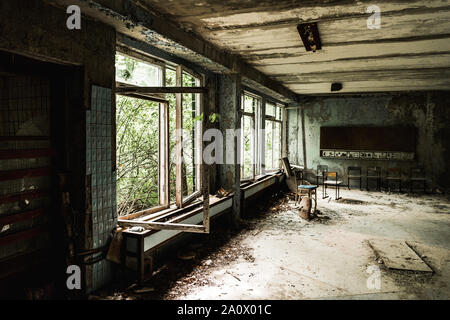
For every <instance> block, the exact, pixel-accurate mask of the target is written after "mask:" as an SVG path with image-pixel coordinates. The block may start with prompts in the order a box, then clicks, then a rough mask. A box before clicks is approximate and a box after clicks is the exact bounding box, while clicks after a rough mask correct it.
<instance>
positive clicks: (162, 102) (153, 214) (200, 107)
mask: <svg viewBox="0 0 450 320" xmlns="http://www.w3.org/2000/svg"><path fill="white" fill-rule="evenodd" d="M116 54H119V55H123V56H127V57H129V58H131V59H135V60H137V61H141V62H144V63H146V64H151V65H154V66H156V67H158V69H159V70H160V79H161V85H160V86H161V87H166V69H168V68H170V69H172V70H173V68H174V67H175V69H176V72H177V77H176V86H177V87H182V75H183V72H184V73H186V74H188V75H190V76H192V77H193V78H194V79H196V86H195V87H198V86H199V87H202V88H203V86H204V84H205V82H206V81H205V79H206V77H205V75H203V74H199V73H197V72H194V71H193V70H190V69H189V68H186V67H184V66H182V65H179V64H178V65H175V64H173V63H170V62H167V61H164V60H155V59H154V58H153V57H151V58H150V57H147V56H146V55H142V54H140V53H136V52H134V54H130V53H129V52H128V51H127V52H123V51H122V50H117V51H116ZM149 60H150V61H149ZM155 62H157V63H155ZM120 86H126V87H139V86H133V85H129V84H125V83H119V82H116V87H120ZM167 88H168V87H167ZM203 89H204V88H203ZM192 94H195V95H196V99H195V101H196V113H198V114H202V113H203V112H204V99H205V94H204V92H203V91H202V92H201V93H192ZM116 95H124V96H129V97H133V98H138V99H144V100H150V101H154V102H158V103H159V130H158V131H159V138H158V139H159V143H158V164H159V165H158V199H159V203H160V205H158V206H154V207H151V208H148V209H145V210H141V211H137V212H134V213H132V214H129V215H126V216H122V217H119V224H120V225H122V226H136V225H140V226H144V227H145V228H147V229H154V230H180V231H185V232H194V233H209V180H208V179H207V177H206V175H207V172H208V170H207V168H205V164H204V162H203V157H202V150H203V140H202V137H203V130H204V127H205V126H204V123H203V122H204V120H203V121H197V123H196V125H197V130H196V132H197V134H196V137H195V139H196V140H197V143H198V146H199V148H197V149H196V150H194V151H196V152H197V157H198V158H197V159H198V161H197V163H195V170H196V185H197V187H196V189H197V190H196V191H195V192H194V193H193V194H191V195H188V196H187V197H186V198H185V199H183V197H182V188H180V185H181V184H180V181H181V179H182V178H183V176H182V170H181V168H182V166H181V161H180V160H179V159H182V141H183V139H182V134H181V135H180V134H179V132H180V131H178V130H177V134H176V135H177V144H176V164H177V168H176V185H177V190H176V197H177V199H176V201H175V206H174V205H173V203H170V168H169V163H170V158H169V152H170V136H169V118H170V116H169V113H170V111H169V108H170V103H169V101H168V100H166V98H165V94H164V93H161V94H144V93H138V94H136V93H135V94H129V93H128V94H126V93H118V92H116ZM175 95H176V105H175V107H176V128H182V95H183V93H176V94H175ZM161 137H163V139H161ZM116 149H117V148H116ZM193 149H195V147H194V148H193ZM161 159H163V161H161ZM180 173H181V174H180ZM161 185H163V188H161ZM161 190H162V191H163V192H162V194H161ZM180 195H181V196H180ZM201 196H203V199H202V200H201V202H199V203H202V205H203V224H202V225H189V224H179V223H169V222H156V221H155V220H157V219H158V218H160V217H161V216H163V215H164V216H166V215H170V213H171V212H174V211H176V210H179V209H182V208H185V207H186V206H188V204H190V203H191V202H193V201H194V200H196V199H198V198H199V197H201ZM144 215H146V218H145V222H144V221H139V222H138V221H132V219H135V218H138V217H142V216H144Z"/></svg>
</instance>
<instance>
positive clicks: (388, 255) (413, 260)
mask: <svg viewBox="0 0 450 320" xmlns="http://www.w3.org/2000/svg"><path fill="white" fill-rule="evenodd" d="M369 243H370V246H371V247H372V248H373V249H374V250H375V252H376V253H377V255H378V256H379V258H380V259H381V260H382V261H383V263H384V265H385V266H386V267H388V268H390V269H398V270H411V271H421V272H433V270H432V269H431V268H430V267H429V266H428V265H427V264H426V263H425V262H424V261H423V260H422V259H421V257H420V256H418V255H417V254H416V253H415V252H414V250H412V249H411V248H410V247H409V246H408V244H407V243H406V242H405V241H401V240H389V239H373V240H370V241H369Z"/></svg>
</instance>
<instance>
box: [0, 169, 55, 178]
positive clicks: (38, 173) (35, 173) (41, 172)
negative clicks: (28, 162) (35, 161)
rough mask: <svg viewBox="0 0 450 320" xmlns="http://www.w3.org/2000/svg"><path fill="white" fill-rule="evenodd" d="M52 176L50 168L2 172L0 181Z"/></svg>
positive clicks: (0, 172)
mask: <svg viewBox="0 0 450 320" xmlns="http://www.w3.org/2000/svg"><path fill="white" fill-rule="evenodd" d="M47 175H50V168H34V169H23V170H9V171H0V181H7V180H15V179H22V178H31V177H42V176H47Z"/></svg>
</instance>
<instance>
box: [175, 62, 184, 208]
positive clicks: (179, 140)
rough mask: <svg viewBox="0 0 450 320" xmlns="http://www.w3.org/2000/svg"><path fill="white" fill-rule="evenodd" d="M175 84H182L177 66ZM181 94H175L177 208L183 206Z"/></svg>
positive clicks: (181, 72)
mask: <svg viewBox="0 0 450 320" xmlns="http://www.w3.org/2000/svg"><path fill="white" fill-rule="evenodd" d="M176 84H177V86H178V87H181V86H182V85H183V69H182V67H181V66H177V75H176ZM182 129H183V95H182V94H181V93H177V94H176V155H175V159H176V169H175V170H176V183H175V202H176V205H177V207H178V208H181V207H182V206H183V163H182V159H183V132H182Z"/></svg>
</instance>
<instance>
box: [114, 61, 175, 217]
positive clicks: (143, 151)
mask: <svg viewBox="0 0 450 320" xmlns="http://www.w3.org/2000/svg"><path fill="white" fill-rule="evenodd" d="M116 70H117V72H116V80H117V81H118V82H120V83H126V84H131V85H138V86H161V85H162V71H163V69H162V68H161V67H159V66H156V65H150V64H147V63H144V62H140V61H137V60H135V59H132V58H129V57H126V56H123V55H117V57H116ZM164 117H167V115H165V113H164V107H162V106H161V103H158V102H156V101H153V100H151V99H142V98H135V97H129V96H122V95H117V99H116V124H117V127H116V134H117V136H116V139H117V140H116V141H117V151H116V152H117V157H116V159H117V203H118V207H117V208H118V209H117V210H118V213H119V215H127V214H129V213H132V212H135V211H138V210H143V209H146V208H152V207H156V206H167V205H168V203H167V202H166V201H165V200H164V199H163V198H164V197H163V193H164V192H163V191H164V187H165V186H164V179H160V177H161V174H162V175H164V172H160V163H161V162H162V163H164V161H165V160H164V157H163V156H164V148H165V146H164V145H163V142H164V140H165V137H164V135H163V134H161V133H162V132H164V130H165V129H166V128H165V125H164V121H161V119H162V118H164ZM160 151H161V152H160Z"/></svg>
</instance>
